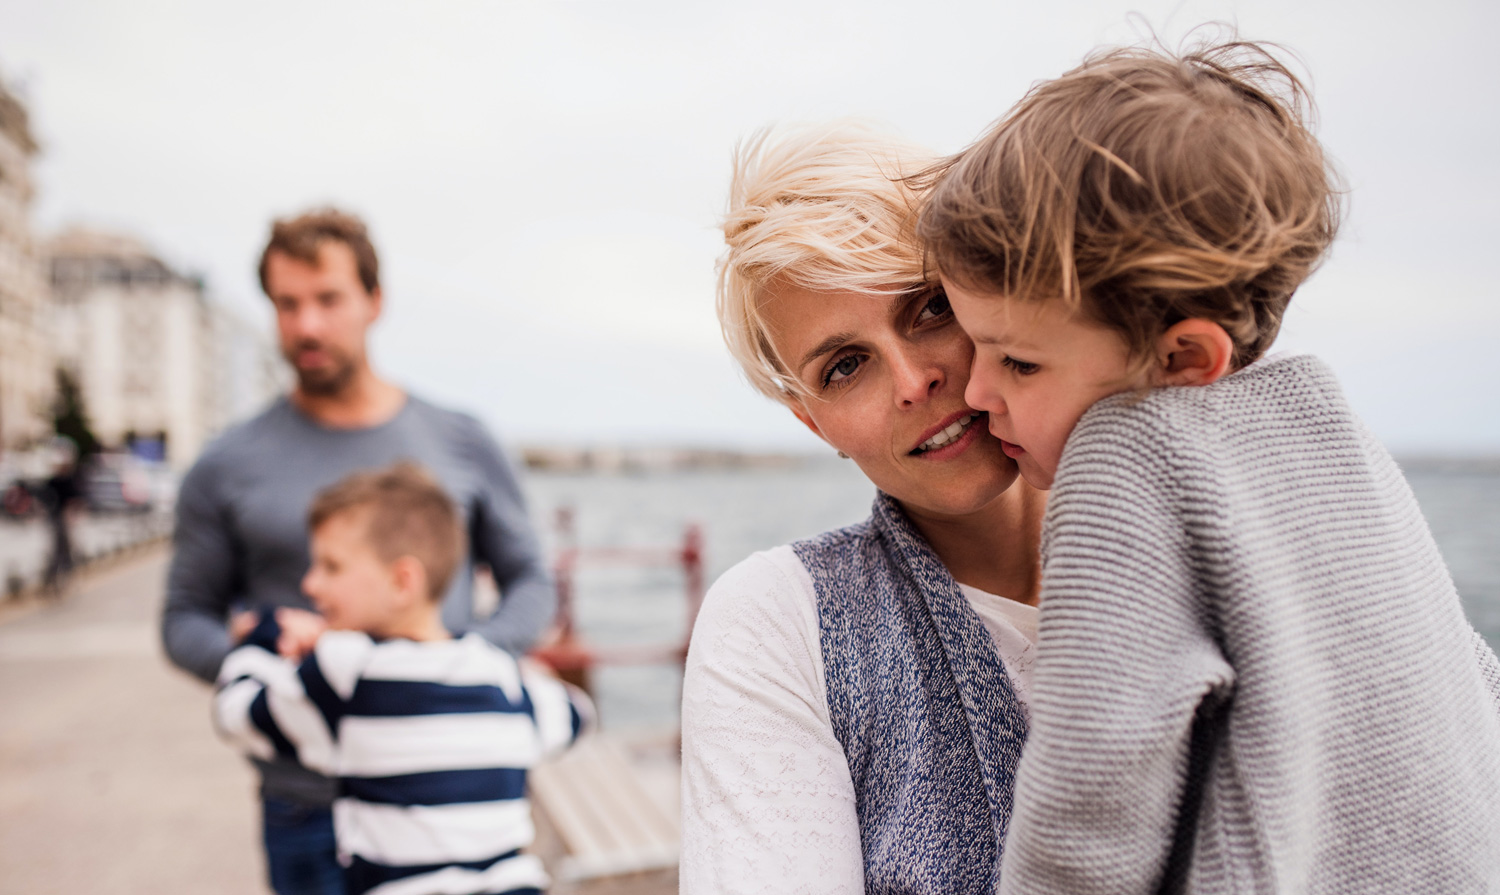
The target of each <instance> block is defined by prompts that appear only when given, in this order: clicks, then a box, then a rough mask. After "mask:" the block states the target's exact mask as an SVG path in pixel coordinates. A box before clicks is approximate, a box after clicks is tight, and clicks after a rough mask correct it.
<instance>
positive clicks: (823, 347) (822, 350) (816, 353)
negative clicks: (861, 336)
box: [797, 332, 854, 370]
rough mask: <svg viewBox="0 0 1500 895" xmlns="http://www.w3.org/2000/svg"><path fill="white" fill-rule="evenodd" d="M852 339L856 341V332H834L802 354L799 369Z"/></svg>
mask: <svg viewBox="0 0 1500 895" xmlns="http://www.w3.org/2000/svg"><path fill="white" fill-rule="evenodd" d="M852 341H854V333H847V332H846V333H834V334H833V335H831V336H829V337H828V338H826V339H824V340H823V341H821V342H819V343H818V344H816V345H814V346H813V347H812V348H811V349H810V350H809V351H808V352H807V353H806V354H804V355H802V362H801V363H800V364H798V365H797V369H799V370H800V369H802V368H803V367H805V366H807V365H808V364H810V363H812V362H813V361H814V360H817V359H818V358H819V357H821V356H822V355H825V354H827V353H828V352H830V351H832V350H833V349H835V348H837V347H839V346H840V345H842V344H844V343H845V342H852Z"/></svg>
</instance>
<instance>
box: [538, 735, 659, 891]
mask: <svg viewBox="0 0 1500 895" xmlns="http://www.w3.org/2000/svg"><path fill="white" fill-rule="evenodd" d="M643 776H644V775H643V774H642V772H641V770H640V769H639V768H638V767H637V766H636V765H635V763H634V762H633V761H632V760H631V758H630V756H629V755H628V753H627V750H626V747H625V746H624V745H623V744H622V743H621V742H619V741H618V740H615V739H612V738H610V737H609V736H608V735H603V734H595V735H593V736H589V737H586V738H584V739H583V740H580V741H579V743H578V744H577V745H576V746H574V747H573V748H572V749H570V750H568V751H567V752H566V753H564V754H563V755H562V756H560V757H559V758H557V759H555V760H553V761H550V762H547V763H546V764H543V765H541V766H539V767H537V768H535V769H533V770H532V771H531V774H530V786H531V800H532V805H533V808H534V810H535V813H536V815H537V828H538V829H537V851H538V853H539V854H540V856H541V857H542V859H543V860H544V861H546V862H547V864H548V867H549V869H550V870H551V872H552V875H553V878H554V886H553V891H554V892H555V893H561V892H565V891H570V892H580V893H581V892H601V893H602V892H605V891H609V892H615V891H621V892H623V891H627V890H628V891H639V892H651V891H664V892H666V891H670V892H675V891H676V880H677V858H678V849H679V841H680V839H681V832H680V827H679V825H678V817H677V811H676V810H675V807H674V806H673V805H671V804H664V799H663V794H662V793H661V792H660V791H656V789H655V788H649V787H648V786H647V785H646V784H645V783H644V782H643ZM626 878H629V879H630V880H633V881H634V883H633V884H631V885H628V886H626V887H624V888H622V887H621V886H620V885H618V883H623V882H626ZM611 880H613V881H615V882H616V883H617V884H615V885H611V884H609V881H611ZM595 883H598V884H595ZM668 886H670V888H668Z"/></svg>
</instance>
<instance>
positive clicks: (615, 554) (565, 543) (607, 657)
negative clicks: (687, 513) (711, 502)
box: [531, 507, 704, 689]
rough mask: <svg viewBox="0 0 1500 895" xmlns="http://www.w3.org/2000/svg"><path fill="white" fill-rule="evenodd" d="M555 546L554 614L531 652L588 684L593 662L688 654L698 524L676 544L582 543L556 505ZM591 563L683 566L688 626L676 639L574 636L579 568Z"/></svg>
mask: <svg viewBox="0 0 1500 895" xmlns="http://www.w3.org/2000/svg"><path fill="white" fill-rule="evenodd" d="M556 525H557V534H558V547H557V557H556V559H555V561H554V563H553V567H552V576H553V580H554V581H555V582H556V585H557V616H556V618H555V620H554V622H553V636H551V637H550V638H549V639H548V640H547V641H546V642H545V643H543V644H542V645H541V646H539V647H537V648H536V649H534V650H532V651H531V656H532V657H534V658H536V659H539V660H541V661H542V662H545V663H546V664H547V665H549V666H551V667H552V669H553V670H554V671H556V672H557V673H558V675H559V676H561V677H562V678H563V679H564V680H566V681H568V682H570V683H574V684H577V685H578V686H581V687H583V688H584V689H588V687H589V681H588V675H589V670H590V669H591V668H593V666H595V665H658V664H662V665H665V664H678V665H680V664H682V663H683V662H684V661H685V660H686V659H687V648H688V639H689V638H690V637H691V636H692V633H693V623H694V622H695V621H697V619H698V609H699V607H700V606H702V605H703V593H704V579H703V529H702V527H701V526H699V525H698V524H697V523H689V524H688V525H687V527H686V528H685V529H684V531H683V535H682V545H681V546H680V547H660V548H652V547H583V546H580V545H579V544H578V535H577V530H576V528H575V527H574V524H573V510H572V508H571V507H559V508H558V510H557V517H556ZM581 565H591V566H641V567H651V566H676V567H680V568H681V569H682V573H683V587H684V593H685V595H686V597H687V619H686V621H687V625H686V627H685V628H684V629H683V634H682V640H681V642H680V643H676V644H652V645H647V646H611V647H594V646H591V645H590V644H588V643H587V642H585V641H584V639H583V637H582V636H580V635H579V633H578V628H577V624H576V622H575V619H574V611H575V607H576V603H575V600H574V593H575V583H576V578H577V572H578V568H579V566H581Z"/></svg>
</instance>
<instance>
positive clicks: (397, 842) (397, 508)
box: [214, 464, 592, 895]
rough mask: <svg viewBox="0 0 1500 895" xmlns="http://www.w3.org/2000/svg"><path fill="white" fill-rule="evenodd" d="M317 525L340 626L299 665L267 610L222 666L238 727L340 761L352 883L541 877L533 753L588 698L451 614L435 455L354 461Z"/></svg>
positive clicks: (315, 571) (560, 740)
mask: <svg viewBox="0 0 1500 895" xmlns="http://www.w3.org/2000/svg"><path fill="white" fill-rule="evenodd" d="M309 529H310V530H311V532H312V547H311V550H312V568H311V569H310V570H309V571H308V573H307V577H306V578H305V579H304V580H303V583H302V586H303V589H304V590H305V591H306V592H307V595H308V596H309V597H310V598H311V599H312V601H313V604H314V605H315V606H316V607H317V608H318V611H319V612H321V613H322V615H323V617H324V618H325V619H326V620H327V623H328V628H329V630H328V631H327V632H325V633H324V634H323V635H322V636H321V637H319V638H318V641H317V644H316V646H315V647H314V648H313V649H312V651H311V652H310V653H308V655H307V656H306V657H305V658H304V659H303V660H302V663H301V664H300V666H296V665H293V664H291V663H289V662H288V661H286V660H285V659H282V658H281V657H280V656H278V655H277V641H278V638H279V637H280V632H279V630H278V629H277V625H276V622H275V617H274V615H272V614H270V613H268V614H266V616H265V617H264V618H263V619H262V621H261V623H260V625H259V626H258V627H257V628H256V629H255V630H254V631H253V632H252V633H251V635H250V636H249V637H248V638H247V639H246V641H245V644H244V645H243V646H241V647H240V648H238V649H236V650H235V651H234V652H232V653H230V654H229V656H228V658H226V659H225V661H224V667H223V670H222V671H221V672H220V674H219V688H220V689H219V692H218V695H217V696H216V698H215V705H214V720H215V723H216V725H217V727H218V729H219V732H220V734H221V735H222V736H223V737H224V738H225V739H226V740H228V741H229V742H231V743H233V744H234V745H237V746H239V747H240V748H242V749H244V750H245V751H247V752H249V753H250V754H251V755H254V756H257V757H260V758H265V759H269V758H271V757H273V756H274V755H281V756H286V757H291V758H295V759H296V760H298V761H300V762H302V763H303V764H304V765H306V766H308V767H310V768H312V769H314V770H317V771H319V772H322V773H324V774H328V775H329V776H333V777H337V778H338V780H339V787H340V797H339V799H338V800H337V801H336V802H335V803H334V809H333V813H334V832H335V836H336V837H337V840H338V849H339V856H340V860H341V861H342V862H343V863H344V866H345V871H344V875H345V883H346V887H347V890H348V892H349V893H350V895H358V893H363V892H370V891H386V890H387V889H389V890H390V891H393V892H394V891H399V892H403V893H428V892H431V893H480V892H485V893H498V892H506V893H523V892H539V891H540V890H542V889H543V888H545V887H546V885H547V882H548V880H547V876H546V873H545V872H544V871H543V869H542V866H541V863H540V862H539V861H538V859H537V858H536V857H535V856H533V855H529V854H521V853H520V851H519V850H520V849H522V848H523V847H525V846H527V845H529V844H530V843H531V840H532V835H533V829H532V823H531V811H530V806H529V805H528V803H527V800H526V769H527V768H529V767H531V766H532V765H534V764H536V763H537V762H538V761H539V760H541V759H542V758H544V757H546V756H548V755H551V754H553V753H556V752H558V751H560V750H562V749H563V748H565V747H566V746H568V745H569V744H570V743H572V742H573V741H574V739H576V738H577V736H578V734H579V731H580V729H581V727H582V726H583V725H584V720H585V718H587V717H590V716H591V713H592V707H591V706H590V704H589V702H588V698H587V697H586V696H584V695H583V694H581V693H579V692H578V691H575V690H572V689H571V688H568V687H567V686H566V685H565V684H563V683H561V682H560V681H557V680H555V679H553V678H550V677H548V676H546V675H545V674H540V673H534V672H532V671H531V670H530V669H529V668H526V669H523V668H521V667H520V666H518V664H517V662H516V661H515V660H514V659H513V658H511V656H510V655H509V654H508V653H506V652H505V651H503V650H501V649H499V648H498V647H495V646H493V645H491V644H490V643H488V642H487V641H485V640H484V639H483V638H481V637H480V636H479V635H478V634H468V635H465V636H463V637H461V638H458V639H454V638H453V637H452V635H450V634H449V633H448V630H447V629H446V628H445V627H443V623H442V619H441V614H440V605H439V601H440V600H441V599H442V594H443V593H444V590H445V588H446V587H447V584H448V580H449V578H450V577H452V575H453V573H454V570H455V569H456V568H457V567H458V565H459V562H460V560H461V559H462V552H463V544H464V536H463V531H462V529H461V525H460V521H459V517H458V513H457V511H456V510H455V509H454V506H453V504H452V502H451V501H450V500H449V499H448V496H447V494H446V493H445V492H444V491H443V489H442V487H441V486H440V485H439V484H438V483H437V482H436V481H434V480H433V479H432V478H431V477H430V476H428V475H427V474H426V473H424V472H423V471H422V470H420V469H419V468H418V467H416V466H414V465H411V464H397V465H396V466H392V467H390V468H387V469H382V470H376V471H371V472H364V473H359V474H356V475H353V476H350V477H349V478H346V479H344V480H343V481H341V482H339V483H338V484H336V485H334V486H332V487H331V488H329V489H327V490H325V491H323V492H322V493H320V494H319V495H318V496H317V497H316V498H315V499H314V501H313V503H312V507H311V509H310V511H309Z"/></svg>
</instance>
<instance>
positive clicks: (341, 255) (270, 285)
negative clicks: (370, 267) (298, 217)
mask: <svg viewBox="0 0 1500 895" xmlns="http://www.w3.org/2000/svg"><path fill="white" fill-rule="evenodd" d="M266 292H267V294H269V295H270V297H271V303H272V304H273V305H274V306H275V308H276V332H277V335H278V336H279V337H280V341H281V354H282V356H283V357H285V358H286V359H287V362H288V363H290V364H291V365H292V369H293V370H295V371H296V373H297V386H298V388H299V389H300V390H301V391H303V392H304V393H306V394H310V395H320V396H331V395H336V394H338V393H339V392H341V391H342V390H343V389H344V388H345V387H346V386H347V385H348V384H349V383H350V381H352V380H353V378H354V374H355V373H356V372H357V371H358V370H359V369H360V368H361V367H363V366H364V363H365V332H366V331H367V330H368V329H369V328H370V324H372V323H374V322H375V320H376V318H377V317H379V316H380V290H379V289H376V290H375V291H374V292H373V293H371V292H367V291H365V287H364V284H363V283H361V282H360V279H359V268H358V266H357V264H356V262H355V260H354V251H353V250H352V249H350V248H349V247H348V246H347V245H344V244H343V243H341V242H336V241H329V242H325V243H323V244H322V245H321V246H319V248H318V263H317V264H308V263H306V262H304V261H299V260H297V259H296V258H292V257H290V256H289V255H285V254H283V253H281V252H274V251H273V252H272V253H271V254H270V256H269V257H268V258H267V259H266Z"/></svg>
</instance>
